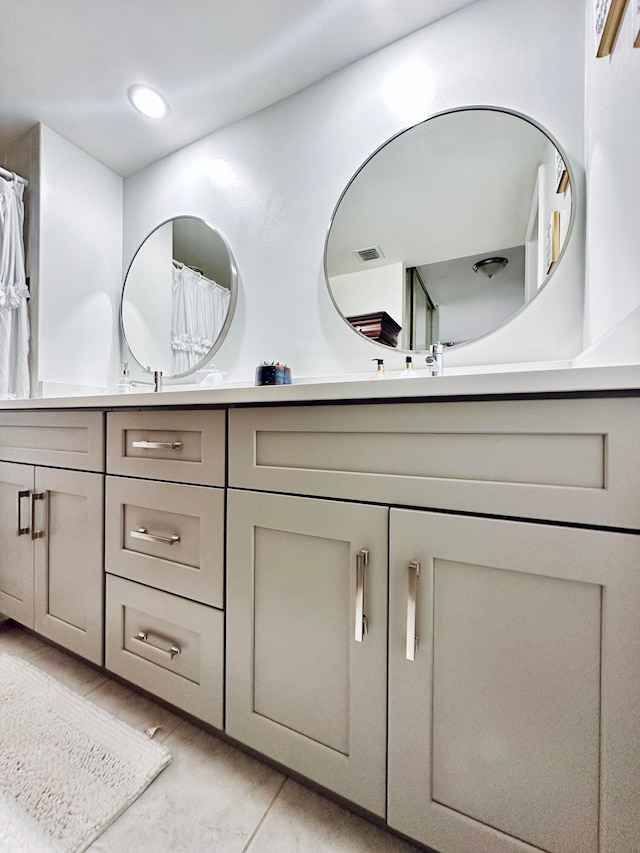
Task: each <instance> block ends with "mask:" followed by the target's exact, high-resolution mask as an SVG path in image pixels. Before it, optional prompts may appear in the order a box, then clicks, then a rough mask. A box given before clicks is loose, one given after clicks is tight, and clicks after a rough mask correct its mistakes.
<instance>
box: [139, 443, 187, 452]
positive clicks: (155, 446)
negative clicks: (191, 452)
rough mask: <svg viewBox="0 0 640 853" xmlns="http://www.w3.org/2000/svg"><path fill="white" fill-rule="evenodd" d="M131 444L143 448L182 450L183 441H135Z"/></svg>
mask: <svg viewBox="0 0 640 853" xmlns="http://www.w3.org/2000/svg"><path fill="white" fill-rule="evenodd" d="M131 444H132V446H133V447H139V448H142V450H182V442H181V441H133V442H132V443H131Z"/></svg>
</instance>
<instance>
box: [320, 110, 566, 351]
mask: <svg viewBox="0 0 640 853" xmlns="http://www.w3.org/2000/svg"><path fill="white" fill-rule="evenodd" d="M571 197H572V186H571V180H570V174H569V169H568V165H567V160H566V157H565V156H564V155H563V154H562V152H561V151H560V150H559V149H558V147H557V145H556V144H555V143H554V142H553V140H552V139H551V138H550V137H549V136H548V135H547V134H546V133H544V132H543V131H542V130H541V129H540V128H539V127H538V126H537V125H535V124H534V123H533V122H531V121H529V120H527V119H524V118H523V117H521V116H518V115H515V114H513V113H508V112H504V111H502V110H496V109H490V108H480V107H477V108H472V109H464V110H456V111H453V112H448V113H442V114H440V115H437V116H434V117H433V118H431V119H428V120H427V121H424V122H422V123H421V124H418V125H416V126H415V127H412V128H410V129H409V130H406V131H404V132H403V133H400V134H398V136H395V137H394V138H393V139H391V140H390V141H389V142H387V143H386V144H385V145H383V146H382V147H381V148H380V149H378V151H376V152H375V153H374V154H373V155H372V156H371V157H370V158H369V160H367V162H366V163H365V164H364V165H363V166H362V167H361V169H360V170H359V171H358V172H357V173H356V175H355V176H354V177H353V178H352V180H351V182H350V183H349V185H348V186H347V188H346V190H345V191H344V193H343V194H342V197H341V198H340V201H339V202H338V205H337V207H336V210H335V213H334V216H333V219H332V222H331V227H330V229H329V233H328V236H327V242H326V246H325V274H326V278H327V284H328V287H329V292H330V294H331V298H332V299H333V302H334V304H335V306H336V308H337V309H338V311H339V312H340V313H341V315H342V317H343V318H344V319H345V320H346V321H347V322H348V323H349V324H350V325H351V327H352V328H353V329H355V330H356V331H357V332H358V333H360V334H361V335H364V336H365V337H367V338H369V339H370V340H373V341H376V342H377V343H380V344H384V345H386V346H390V347H398V348H400V349H404V350H408V351H412V350H417V351H422V350H426V349H428V347H429V346H430V345H431V344H432V343H435V342H436V341H442V342H447V343H448V344H462V343H468V342H470V341H472V340H475V339H477V338H479V337H482V336H483V335H486V334H488V333H489V332H492V331H494V330H495V329H497V328H498V327H499V326H501V325H502V324H503V323H505V322H506V321H507V320H508V319H509V318H511V317H512V316H513V315H514V314H515V313H517V312H518V311H520V310H521V309H522V308H523V306H524V305H526V303H527V302H528V301H529V300H531V299H532V298H533V297H534V296H535V295H536V294H537V293H538V292H539V291H540V288H541V287H542V286H543V285H544V284H545V283H546V282H547V280H548V278H549V276H550V274H551V272H552V271H553V269H554V267H555V266H556V264H557V263H558V261H559V259H560V256H561V254H562V251H563V247H564V245H565V243H566V239H567V236H568V234H569V232H570V228H571V225H572V220H573V217H572V204H571Z"/></svg>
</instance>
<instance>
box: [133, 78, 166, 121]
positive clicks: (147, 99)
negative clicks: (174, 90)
mask: <svg viewBox="0 0 640 853" xmlns="http://www.w3.org/2000/svg"><path fill="white" fill-rule="evenodd" d="M128 94H129V100H130V101H131V103H132V104H133V106H134V107H135V108H136V109H137V110H138V112H140V113H142V115H143V116H147V118H165V116H168V115H169V104H168V103H167V102H166V101H165V99H164V98H163V97H162V95H161V94H160V93H159V92H156V90H155V89H152V88H151V87H150V86H145V85H143V84H141V83H137V84H136V85H135V86H132V87H131V88H130V89H129V93H128Z"/></svg>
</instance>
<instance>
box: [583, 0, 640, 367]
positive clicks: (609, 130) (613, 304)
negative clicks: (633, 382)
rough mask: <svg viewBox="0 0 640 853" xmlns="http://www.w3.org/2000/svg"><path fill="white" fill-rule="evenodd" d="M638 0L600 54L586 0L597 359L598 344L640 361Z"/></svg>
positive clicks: (590, 296) (590, 340)
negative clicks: (639, 315)
mask: <svg viewBox="0 0 640 853" xmlns="http://www.w3.org/2000/svg"><path fill="white" fill-rule="evenodd" d="M634 4H635V0H634V2H632V3H628V4H627V8H626V11H625V13H624V16H623V19H622V23H621V26H620V30H619V32H618V38H617V40H616V43H615V45H614V49H613V52H612V53H611V55H610V56H607V57H602V58H601V59H596V56H595V52H596V51H595V39H594V35H593V13H592V10H591V4H587V5H588V7H589V12H588V14H587V22H586V28H587V40H586V91H587V99H586V155H587V163H588V171H587V204H588V208H587V209H588V217H587V223H588V230H589V240H588V241H587V287H586V310H585V343H586V344H587V345H588V346H589V345H593V346H592V348H591V349H589V350H588V359H587V358H586V357H585V362H584V363H587V361H588V363H598V357H597V352H598V350H599V351H600V353H601V358H602V360H603V361H605V362H606V361H610V360H613V361H614V362H634V363H637V362H640V335H638V329H639V328H640V327H639V325H638V322H639V320H638V318H637V317H636V319H635V320H634V319H633V314H632V312H634V311H636V314H637V313H638V309H640V273H639V272H638V268H639V264H638V240H639V236H640V232H639V223H640V165H639V163H638V153H639V141H640V110H639V109H638V95H639V93H640V48H635V49H634V48H633V40H634V37H635V33H634V32H633V27H632V7H633V5H634ZM637 25H639V24H637ZM625 318H627V320H626V322H624V321H625ZM619 324H620V325H619ZM612 338H616V340H615V341H612V340H611V339H612ZM598 341H601V342H602V345H601V347H599V346H598V344H597V342H598Z"/></svg>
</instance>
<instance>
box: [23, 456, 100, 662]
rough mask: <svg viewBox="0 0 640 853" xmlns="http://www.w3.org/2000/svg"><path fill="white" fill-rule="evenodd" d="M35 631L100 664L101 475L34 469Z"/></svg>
mask: <svg viewBox="0 0 640 853" xmlns="http://www.w3.org/2000/svg"><path fill="white" fill-rule="evenodd" d="M35 488H36V493H35V495H34V498H35V500H36V503H35V513H34V521H35V528H36V530H35V535H37V534H38V533H42V536H41V537H39V538H37V539H36V540H35V630H36V631H38V632H39V633H40V634H43V635H44V636H45V637H49V639H51V640H53V641H54V642H56V643H60V645H61V646H64V647H65V648H67V649H69V650H70V651H72V652H76V653H77V654H79V655H81V656H82V657H84V658H87V659H88V660H91V661H93V662H94V663H97V664H102V647H103V643H102V628H103V615H102V614H103V600H104V594H103V587H104V579H103V568H102V566H103V559H102V554H103V510H104V477H103V475H102V474H90V473H87V472H84V471H63V470H56V469H54V468H36V479H35Z"/></svg>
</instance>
